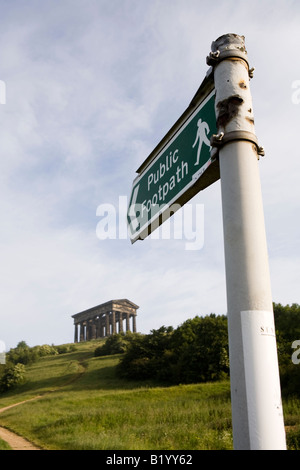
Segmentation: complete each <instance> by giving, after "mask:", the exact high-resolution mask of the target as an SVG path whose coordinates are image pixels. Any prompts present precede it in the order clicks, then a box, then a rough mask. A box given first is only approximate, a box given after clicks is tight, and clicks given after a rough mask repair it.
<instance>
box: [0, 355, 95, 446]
mask: <svg viewBox="0 0 300 470" xmlns="http://www.w3.org/2000/svg"><path fill="white" fill-rule="evenodd" d="M85 370H86V368H85V365H84V363H79V371H78V373H77V374H75V375H74V377H72V378H71V379H70V380H68V382H66V383H64V384H63V385H62V386H61V387H57V388H55V389H53V390H49V391H48V392H46V393H45V394H43V395H38V396H36V397H34V398H29V399H28V400H24V401H20V402H19V403H15V404H13V405H9V406H5V407H4V408H1V409H0V413H3V412H4V411H6V410H9V409H10V408H14V407H15V406H19V405H22V404H23V403H27V402H29V401H33V400H38V399H39V398H42V397H43V396H45V395H46V394H48V393H51V392H55V391H56V390H58V389H60V388H62V387H65V386H66V385H69V384H70V383H72V382H75V381H76V380H78V379H80V377H82V375H83V374H84V373H85ZM0 439H2V440H3V441H5V442H7V444H8V445H9V446H10V447H11V448H12V449H13V450H41V448H39V447H36V446H35V445H34V444H32V443H31V442H29V441H28V440H27V439H25V438H24V437H21V436H19V435H18V434H15V433H14V432H12V431H9V430H8V429H6V428H3V427H1V426H0Z"/></svg>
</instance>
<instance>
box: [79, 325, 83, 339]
mask: <svg viewBox="0 0 300 470" xmlns="http://www.w3.org/2000/svg"><path fill="white" fill-rule="evenodd" d="M79 341H84V326H83V322H81V323H80V340H79Z"/></svg>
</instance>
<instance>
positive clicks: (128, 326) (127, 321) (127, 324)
mask: <svg viewBox="0 0 300 470" xmlns="http://www.w3.org/2000/svg"><path fill="white" fill-rule="evenodd" d="M127 331H130V324H129V313H126V332H127Z"/></svg>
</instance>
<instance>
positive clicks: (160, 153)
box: [127, 34, 286, 450]
mask: <svg viewBox="0 0 300 470" xmlns="http://www.w3.org/2000/svg"><path fill="white" fill-rule="evenodd" d="M207 63H208V65H211V66H212V70H211V71H210V72H209V74H208V75H207V77H206V79H205V80H204V81H203V83H202V85H201V86H200V88H199V90H198V92H197V93H196V95H195V97H194V99H193V100H192V102H191V104H190V106H189V107H188V109H187V110H186V111H185V113H184V114H183V115H182V116H181V118H180V119H179V120H178V121H177V123H175V125H174V126H173V128H172V129H171V130H170V131H169V133H168V134H167V135H166V136H165V137H164V139H163V140H162V141H161V142H160V144H159V145H158V146H157V147H156V149H154V151H153V152H152V154H151V155H150V156H149V157H148V158H147V159H146V160H145V162H144V163H143V164H142V165H141V167H140V168H139V169H138V176H137V178H136V179H135V181H134V182H133V187H132V193H131V198H130V203H129V210H128V214H127V221H128V225H129V229H130V237H131V241H132V242H135V241H136V240H138V239H143V238H145V237H146V236H147V235H149V234H150V233H151V232H152V231H153V230H154V229H155V228H156V227H158V226H159V225H160V224H161V223H162V222H163V221H164V220H166V218H168V217H169V216H170V215H172V213H174V212H175V211H176V210H177V209H179V208H180V207H181V206H182V205H183V204H184V203H185V202H187V201H188V200H189V199H191V197H193V196H194V195H195V194H196V193H197V192H198V191H200V190H202V189H204V188H206V187H207V186H209V185H210V184H212V183H213V182H214V181H216V180H217V179H219V178H220V179H221V193H222V213H223V230H224V248H225V267H226V285H227V315H228V337H229V359H230V383H231V404H232V422H233V441H234V448H235V449H237V450H243V449H245V450H279V449H286V440H285V429H284V421H283V412H282V404H281V390H280V380H279V370H278V359H277V349H276V338H275V325H274V314H273V306H272V294H271V285H270V273H269V265H268V252H267V243H266V234H265V226H264V214H263V204H262V195H261V187H260V177H259V169H258V159H259V156H260V155H263V149H262V148H261V147H259V146H258V144H257V138H256V135H255V130H254V117H253V111H252V110H253V106H252V98H251V94H250V86H249V79H250V78H251V77H252V69H249V64H248V57H247V51H246V48H245V43H244V37H243V36H238V35H236V34H226V35H224V36H221V37H220V38H218V39H217V40H216V41H214V42H213V43H212V51H211V52H210V55H209V57H208V58H207ZM214 87H215V89H214ZM215 90H216V91H215ZM211 145H212V147H213V148H211Z"/></svg>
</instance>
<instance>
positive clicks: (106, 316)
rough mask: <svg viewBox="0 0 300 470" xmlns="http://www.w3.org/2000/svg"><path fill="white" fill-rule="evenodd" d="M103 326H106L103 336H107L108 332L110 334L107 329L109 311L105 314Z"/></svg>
mask: <svg viewBox="0 0 300 470" xmlns="http://www.w3.org/2000/svg"><path fill="white" fill-rule="evenodd" d="M105 327H106V332H105V336H109V334H110V331H109V312H108V313H106V314H105Z"/></svg>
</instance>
